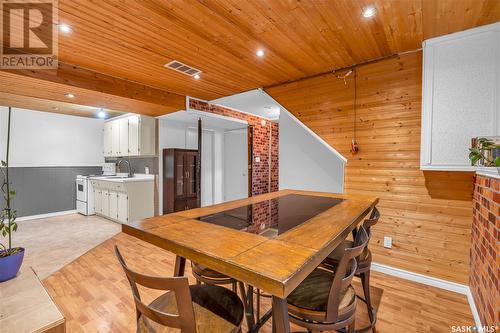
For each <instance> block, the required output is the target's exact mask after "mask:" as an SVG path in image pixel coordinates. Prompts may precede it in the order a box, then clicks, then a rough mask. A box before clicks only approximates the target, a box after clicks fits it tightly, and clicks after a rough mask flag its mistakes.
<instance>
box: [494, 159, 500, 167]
mask: <svg viewBox="0 0 500 333" xmlns="http://www.w3.org/2000/svg"><path fill="white" fill-rule="evenodd" d="M495 166H497V167H500V156H497V157H496V158H495Z"/></svg>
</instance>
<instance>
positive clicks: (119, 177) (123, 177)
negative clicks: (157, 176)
mask: <svg viewBox="0 0 500 333" xmlns="http://www.w3.org/2000/svg"><path fill="white" fill-rule="evenodd" d="M106 178H113V179H126V178H134V176H109V177H106Z"/></svg>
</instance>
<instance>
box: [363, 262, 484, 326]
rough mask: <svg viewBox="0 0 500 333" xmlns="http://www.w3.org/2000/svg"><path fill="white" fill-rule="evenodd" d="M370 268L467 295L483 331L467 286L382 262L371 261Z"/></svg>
mask: <svg viewBox="0 0 500 333" xmlns="http://www.w3.org/2000/svg"><path fill="white" fill-rule="evenodd" d="M372 270H373V271H375V272H380V273H384V274H387V275H392V276H395V277H398V278H401V279H405V280H409V281H413V282H418V283H422V284H425V285H428V286H431V287H436V288H440V289H444V290H448V291H452V292H455V293H459V294H462V295H465V296H467V300H468V302H469V306H470V310H471V312H472V316H473V317H474V322H475V324H476V328H477V332H483V327H482V324H481V319H480V318H479V312H478V311H477V308H476V303H475V302H474V298H473V297H472V293H471V290H470V288H469V286H467V285H465V284H460V283H456V282H451V281H446V280H443V279H438V278H435V277H432V276H428V275H423V274H419V273H414V272H410V271H406V270H404V269H400V268H395V267H391V266H387V265H384V264H379V263H376V262H373V263H372Z"/></svg>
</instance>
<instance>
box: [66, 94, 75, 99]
mask: <svg viewBox="0 0 500 333" xmlns="http://www.w3.org/2000/svg"><path fill="white" fill-rule="evenodd" d="M64 96H66V97H68V98H75V95H74V94H72V93H67V94H64Z"/></svg>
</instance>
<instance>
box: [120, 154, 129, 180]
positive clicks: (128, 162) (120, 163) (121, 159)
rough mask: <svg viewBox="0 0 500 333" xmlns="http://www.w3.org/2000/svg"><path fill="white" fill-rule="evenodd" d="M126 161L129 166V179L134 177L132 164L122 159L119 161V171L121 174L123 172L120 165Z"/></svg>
mask: <svg viewBox="0 0 500 333" xmlns="http://www.w3.org/2000/svg"><path fill="white" fill-rule="evenodd" d="M123 161H125V162H127V166H128V176H129V177H132V167H131V166H130V162H129V161H128V160H126V159H123V158H122V159H120V160H118V169H119V170H120V172H121V171H122V168H121V167H120V165H121V164H122V162H123Z"/></svg>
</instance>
